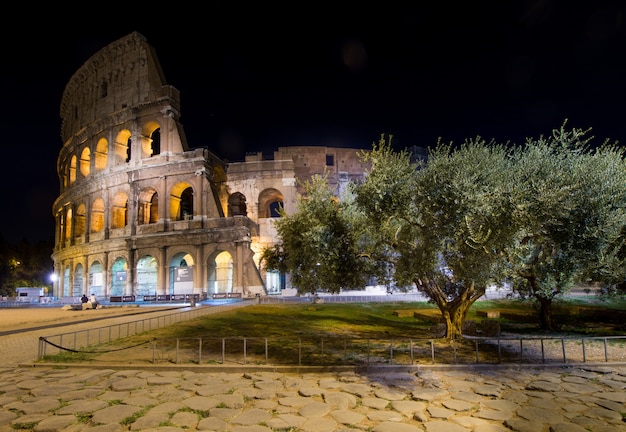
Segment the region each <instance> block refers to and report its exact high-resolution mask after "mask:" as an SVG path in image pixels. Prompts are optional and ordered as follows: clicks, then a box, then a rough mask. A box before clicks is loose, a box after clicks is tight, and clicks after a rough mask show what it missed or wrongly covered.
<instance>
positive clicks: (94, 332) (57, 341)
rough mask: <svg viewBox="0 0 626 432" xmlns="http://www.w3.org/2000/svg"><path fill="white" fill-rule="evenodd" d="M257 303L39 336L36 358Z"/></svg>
mask: <svg viewBox="0 0 626 432" xmlns="http://www.w3.org/2000/svg"><path fill="white" fill-rule="evenodd" d="M256 303H257V302H256V300H254V299H251V300H242V301H238V302H233V303H228V304H223V305H214V306H202V307H197V308H191V309H190V310H187V311H182V312H172V313H169V314H167V313H166V314H163V313H160V314H159V315H158V316H152V317H148V318H145V319H140V320H136V321H127V322H123V323H119V324H113V325H108V326H103V327H96V328H89V329H85V330H77V331H73V332H67V333H61V334H56V335H51V336H45V337H40V338H39V346H38V349H37V360H40V359H42V358H43V357H44V356H46V355H57V354H60V353H62V352H68V351H69V352H72V351H80V350H81V349H84V348H85V347H90V346H94V345H101V344H105V343H110V342H113V341H115V340H117V339H122V338H125V337H129V336H133V335H137V334H140V333H144V332H149V331H152V330H157V329H160V328H164V327H168V326H171V325H173V324H176V323H179V322H183V321H187V320H190V319H194V318H198V317H201V316H205V315H210V314H214V313H219V312H224V311H228V310H233V309H238V308H241V307H245V306H250V305H253V304H256Z"/></svg>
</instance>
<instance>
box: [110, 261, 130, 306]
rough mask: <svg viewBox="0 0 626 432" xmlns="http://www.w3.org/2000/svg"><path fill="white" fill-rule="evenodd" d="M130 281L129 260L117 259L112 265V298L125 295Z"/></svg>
mask: <svg viewBox="0 0 626 432" xmlns="http://www.w3.org/2000/svg"><path fill="white" fill-rule="evenodd" d="M127 279H128V260H127V259H126V258H125V257H121V256H120V257H117V258H115V260H113V264H111V294H110V295H112V296H122V295H124V292H125V289H126V281H127Z"/></svg>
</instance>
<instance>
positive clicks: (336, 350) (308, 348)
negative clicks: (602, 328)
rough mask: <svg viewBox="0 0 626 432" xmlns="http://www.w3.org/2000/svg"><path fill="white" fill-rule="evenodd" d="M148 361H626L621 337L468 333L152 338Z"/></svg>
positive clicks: (274, 363)
mask: <svg viewBox="0 0 626 432" xmlns="http://www.w3.org/2000/svg"><path fill="white" fill-rule="evenodd" d="M132 358H133V359H134V360H135V361H137V360H140V359H141V360H143V361H145V362H149V363H152V364H156V363H174V364H228V363H230V364H244V365H245V364H256V365H259V364H263V365H272V366H279V365H292V366H293V365H298V366H305V365H308V366H323V365H354V366H359V365H367V366H371V365H396V366H397V365H416V364H480V363H494V364H495V363H519V364H522V363H532V364H546V363H559V364H560V363H564V364H567V363H588V362H593V363H600V362H602V363H608V362H623V361H626V336H614V337H584V338H577V337H574V338H563V337H500V338H486V337H471V338H463V339H461V340H452V341H447V340H445V339H428V338H417V339H411V338H396V339H352V338H327V339H305V338H298V339H284V338H215V337H198V338H174V339H156V340H154V341H153V342H152V349H151V350H145V349H143V358H140V357H137V356H132Z"/></svg>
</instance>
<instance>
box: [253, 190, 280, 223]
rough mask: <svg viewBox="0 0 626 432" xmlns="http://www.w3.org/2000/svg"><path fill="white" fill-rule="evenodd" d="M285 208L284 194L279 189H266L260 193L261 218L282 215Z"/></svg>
mask: <svg viewBox="0 0 626 432" xmlns="http://www.w3.org/2000/svg"><path fill="white" fill-rule="evenodd" d="M281 208H284V198H283V194H282V193H281V192H280V191H279V190H277V189H273V188H270V189H265V190H264V191H262V192H261V193H260V194H259V218H276V217H280V209H281Z"/></svg>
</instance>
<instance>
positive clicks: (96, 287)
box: [87, 261, 105, 297]
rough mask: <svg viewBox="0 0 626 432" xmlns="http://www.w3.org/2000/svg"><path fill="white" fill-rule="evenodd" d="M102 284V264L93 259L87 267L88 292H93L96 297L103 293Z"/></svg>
mask: <svg viewBox="0 0 626 432" xmlns="http://www.w3.org/2000/svg"><path fill="white" fill-rule="evenodd" d="M103 286H104V274H103V273H102V264H101V263H100V261H94V262H93V263H92V264H91V266H90V267H89V288H88V289H87V291H89V293H90V294H95V295H96V297H100V296H103V295H105V293H104V291H103V289H102V288H103Z"/></svg>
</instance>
